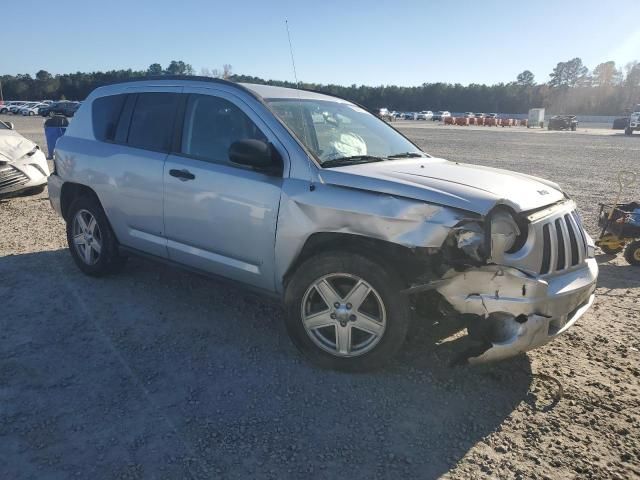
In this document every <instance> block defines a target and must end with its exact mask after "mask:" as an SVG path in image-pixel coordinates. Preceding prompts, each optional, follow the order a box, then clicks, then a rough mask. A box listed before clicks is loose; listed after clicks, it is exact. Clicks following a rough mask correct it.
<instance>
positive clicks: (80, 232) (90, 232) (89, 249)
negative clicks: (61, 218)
mask: <svg viewBox="0 0 640 480" xmlns="http://www.w3.org/2000/svg"><path fill="white" fill-rule="evenodd" d="M72 231H73V245H74V247H75V249H76V252H77V253H78V256H79V257H80V258H81V259H82V261H83V262H84V263H85V264H87V265H95V264H96V263H97V262H98V260H99V259H100V252H101V251H102V233H101V232H100V227H99V226H98V222H97V221H96V217H95V216H94V215H93V214H92V213H91V212H89V211H88V210H84V209H83V210H78V212H77V213H76V215H75V217H73V230H72Z"/></svg>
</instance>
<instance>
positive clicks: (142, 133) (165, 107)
mask: <svg viewBox="0 0 640 480" xmlns="http://www.w3.org/2000/svg"><path fill="white" fill-rule="evenodd" d="M178 100H179V94H177V93H163V92H151V93H140V94H138V99H137V101H136V104H135V107H134V109H133V115H132V117H131V125H130V126H129V137H128V139H127V143H128V144H129V145H130V146H132V147H137V148H144V149H147V150H156V151H161V152H168V151H169V150H170V149H171V141H172V139H173V124H174V119H175V114H176V108H177V106H178Z"/></svg>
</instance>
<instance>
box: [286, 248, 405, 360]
mask: <svg viewBox="0 0 640 480" xmlns="http://www.w3.org/2000/svg"><path fill="white" fill-rule="evenodd" d="M327 285H328V286H327ZM403 288H404V287H403V283H402V281H401V279H400V276H399V275H398V274H397V273H396V272H395V271H393V270H391V269H386V268H383V267H382V266H381V265H380V264H378V263H376V262H374V261H371V260H369V259H368V258H365V257H363V256H361V255H358V254H352V253H346V252H326V253H320V254H318V255H315V256H313V257H311V258H310V259H308V260H306V261H305V262H303V263H302V264H301V265H300V266H299V267H298V268H297V269H296V271H295V273H294V274H293V277H292V278H291V280H290V281H289V284H288V285H287V289H286V292H285V308H286V316H285V324H286V328H287V332H288V333H289V336H290V338H291V340H292V341H293V343H294V344H295V346H296V347H297V348H298V349H299V350H300V351H301V352H302V353H303V354H304V355H305V356H306V357H307V358H308V359H309V360H311V361H312V362H313V363H315V364H316V365H318V366H320V367H323V368H331V369H335V370H342V371H348V372H362V371H368V370H373V369H376V368H379V367H381V366H383V365H384V364H386V363H388V362H389V360H390V359H391V357H392V356H393V355H394V354H395V353H396V352H397V351H398V349H399V348H400V347H401V346H402V344H403V342H404V339H405V337H406V334H407V329H408V326H409V318H410V310H409V302H408V299H407V297H406V296H405V295H403V294H402V293H401V290H402V289H403ZM321 292H322V293H321ZM350 300H351V301H353V305H352V304H351V302H350ZM336 305H338V306H336ZM361 327H364V328H365V329H368V331H367V330H362V329H361ZM345 332H346V333H345ZM371 332H374V333H371ZM345 338H346V340H345ZM345 345H347V347H344V346H345Z"/></svg>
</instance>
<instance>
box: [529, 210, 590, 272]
mask: <svg viewBox="0 0 640 480" xmlns="http://www.w3.org/2000/svg"><path fill="white" fill-rule="evenodd" d="M586 256H587V239H586V238H585V236H584V231H583V229H582V222H581V221H580V217H579V216H578V213H577V212H576V211H575V210H574V211H572V212H568V213H564V214H562V215H560V216H557V217H555V218H552V219H551V220H548V221H547V222H546V223H544V225H543V226H542V265H541V266H540V274H542V275H545V274H547V273H551V272H557V271H561V270H566V269H567V268H571V267H573V266H576V265H579V264H581V263H582V262H584V259H585V258H586Z"/></svg>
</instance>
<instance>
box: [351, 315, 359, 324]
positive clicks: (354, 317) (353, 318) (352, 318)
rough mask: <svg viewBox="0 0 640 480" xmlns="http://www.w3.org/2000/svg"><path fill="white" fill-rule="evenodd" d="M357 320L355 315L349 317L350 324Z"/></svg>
mask: <svg viewBox="0 0 640 480" xmlns="http://www.w3.org/2000/svg"><path fill="white" fill-rule="evenodd" d="M357 318H358V317H356V316H355V315H349V320H351V321H352V322H355V321H356V319H357Z"/></svg>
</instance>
